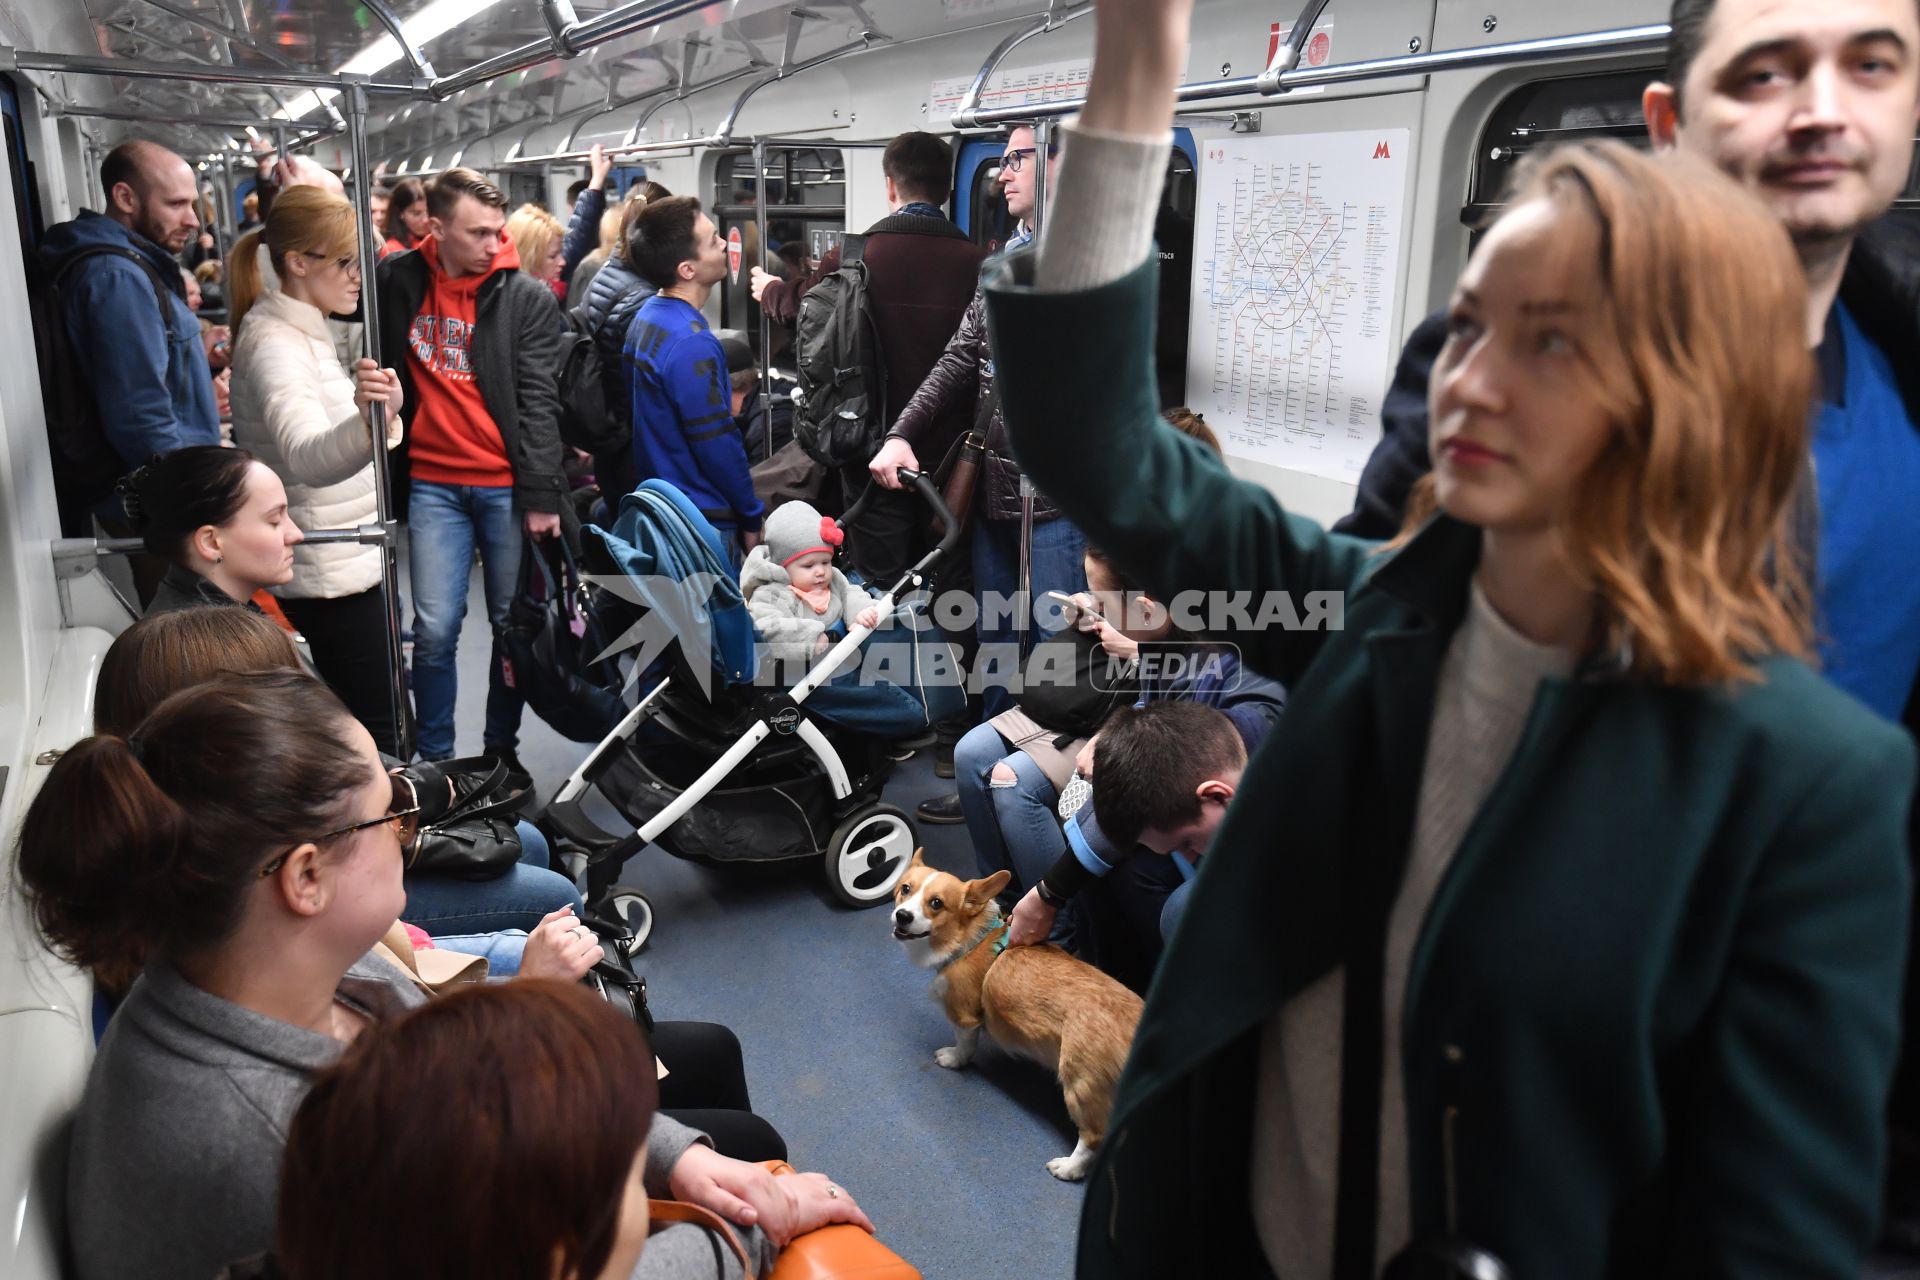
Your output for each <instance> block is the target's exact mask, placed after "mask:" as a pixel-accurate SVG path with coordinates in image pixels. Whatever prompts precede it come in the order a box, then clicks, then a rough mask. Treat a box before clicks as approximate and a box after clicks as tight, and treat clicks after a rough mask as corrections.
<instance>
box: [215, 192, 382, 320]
mask: <svg viewBox="0 0 1920 1280" xmlns="http://www.w3.org/2000/svg"><path fill="white" fill-rule="evenodd" d="M262 243H264V244H265V245H266V246H267V256H268V258H269V259H271V260H272V263H273V269H274V270H275V271H277V272H279V273H280V275H281V277H282V278H283V279H284V278H285V276H286V273H287V255H288V254H290V253H309V254H313V255H315V256H317V257H321V258H347V257H352V256H353V255H354V254H356V253H358V252H359V251H360V233H359V227H358V218H357V217H356V216H355V214H354V210H353V206H352V205H351V204H348V203H347V200H346V198H345V197H344V196H337V195H334V194H333V193H332V192H330V191H323V190H321V189H320V188H319V187H308V186H299V187H288V188H287V189H286V190H285V191H282V192H281V193H280V194H279V195H277V196H275V197H274V200H273V208H272V210H271V211H269V212H268V214H267V220H266V222H265V223H264V224H262V225H261V226H260V227H259V228H257V229H255V230H253V231H249V232H247V234H245V235H244V236H241V237H240V239H239V241H238V242H237V243H235V244H234V246H233V252H232V254H231V255H229V259H230V266H231V268H232V271H231V278H230V280H229V282H228V288H227V310H228V312H229V314H230V315H231V316H232V320H231V321H230V323H231V324H232V325H233V326H234V327H235V328H238V327H239V326H240V322H241V320H243V319H245V318H246V314H247V312H248V311H249V310H250V309H251V308H252V307H253V304H254V303H256V302H258V301H259V300H260V295H261V294H262V293H263V292H265V288H266V286H265V284H264V282H263V281H262V280H261V278H260V245H261V244H262Z"/></svg>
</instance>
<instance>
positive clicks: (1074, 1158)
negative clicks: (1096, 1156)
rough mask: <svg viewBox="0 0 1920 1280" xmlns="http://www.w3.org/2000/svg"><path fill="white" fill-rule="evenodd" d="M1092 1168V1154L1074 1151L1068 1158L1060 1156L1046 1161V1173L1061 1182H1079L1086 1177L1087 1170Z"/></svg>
mask: <svg viewBox="0 0 1920 1280" xmlns="http://www.w3.org/2000/svg"><path fill="white" fill-rule="evenodd" d="M1092 1167H1093V1152H1091V1151H1087V1152H1080V1151H1076V1152H1074V1153H1073V1154H1072V1155H1070V1156H1061V1157H1059V1158H1058V1159H1056V1160H1049V1161H1047V1172H1048V1173H1050V1174H1052V1175H1053V1176H1054V1177H1056V1178H1058V1179H1060V1181H1062V1182H1079V1181H1080V1180H1082V1179H1083V1178H1085V1177H1086V1176H1087V1170H1088V1169H1090V1168H1092Z"/></svg>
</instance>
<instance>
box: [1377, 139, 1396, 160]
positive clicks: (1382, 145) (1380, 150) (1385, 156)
mask: <svg viewBox="0 0 1920 1280" xmlns="http://www.w3.org/2000/svg"><path fill="white" fill-rule="evenodd" d="M1373 158H1374V159H1375V160H1391V159H1393V152H1391V151H1389V150H1387V140H1386V139H1385V138H1382V139H1381V140H1380V141H1378V142H1376V143H1374V144H1373Z"/></svg>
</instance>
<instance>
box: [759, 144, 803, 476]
mask: <svg viewBox="0 0 1920 1280" xmlns="http://www.w3.org/2000/svg"><path fill="white" fill-rule="evenodd" d="M753 172H754V182H753V198H754V204H755V206H756V212H755V214H754V216H755V217H757V218H759V220H760V269H761V270H762V271H765V270H766V269H767V144H766V143H764V142H762V141H760V140H759V139H758V138H756V139H754V142H753ZM794 284H796V285H797V284H799V281H797V280H796V281H794ZM755 305H756V306H758V304H757V303H756V304H755ZM759 311H760V412H762V413H764V414H766V415H767V457H769V458H771V457H773V321H772V320H770V319H768V318H767V309H766V308H765V307H759ZM747 425H748V426H752V425H753V424H752V423H748V424H747Z"/></svg>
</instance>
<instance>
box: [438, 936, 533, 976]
mask: <svg viewBox="0 0 1920 1280" xmlns="http://www.w3.org/2000/svg"><path fill="white" fill-rule="evenodd" d="M433 945H434V946H436V947H438V948H439V949H440V950H442V951H458V952H459V953H460V954H462V955H468V956H485V957H486V960H487V976H488V977H489V978H511V977H513V976H514V975H515V974H517V973H519V972H520V958H521V957H522V956H523V955H525V954H526V950H527V933H526V930H524V929H503V930H501V931H500V932H499V933H450V934H442V935H440V936H439V937H436V938H435V939H434V940H433Z"/></svg>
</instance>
